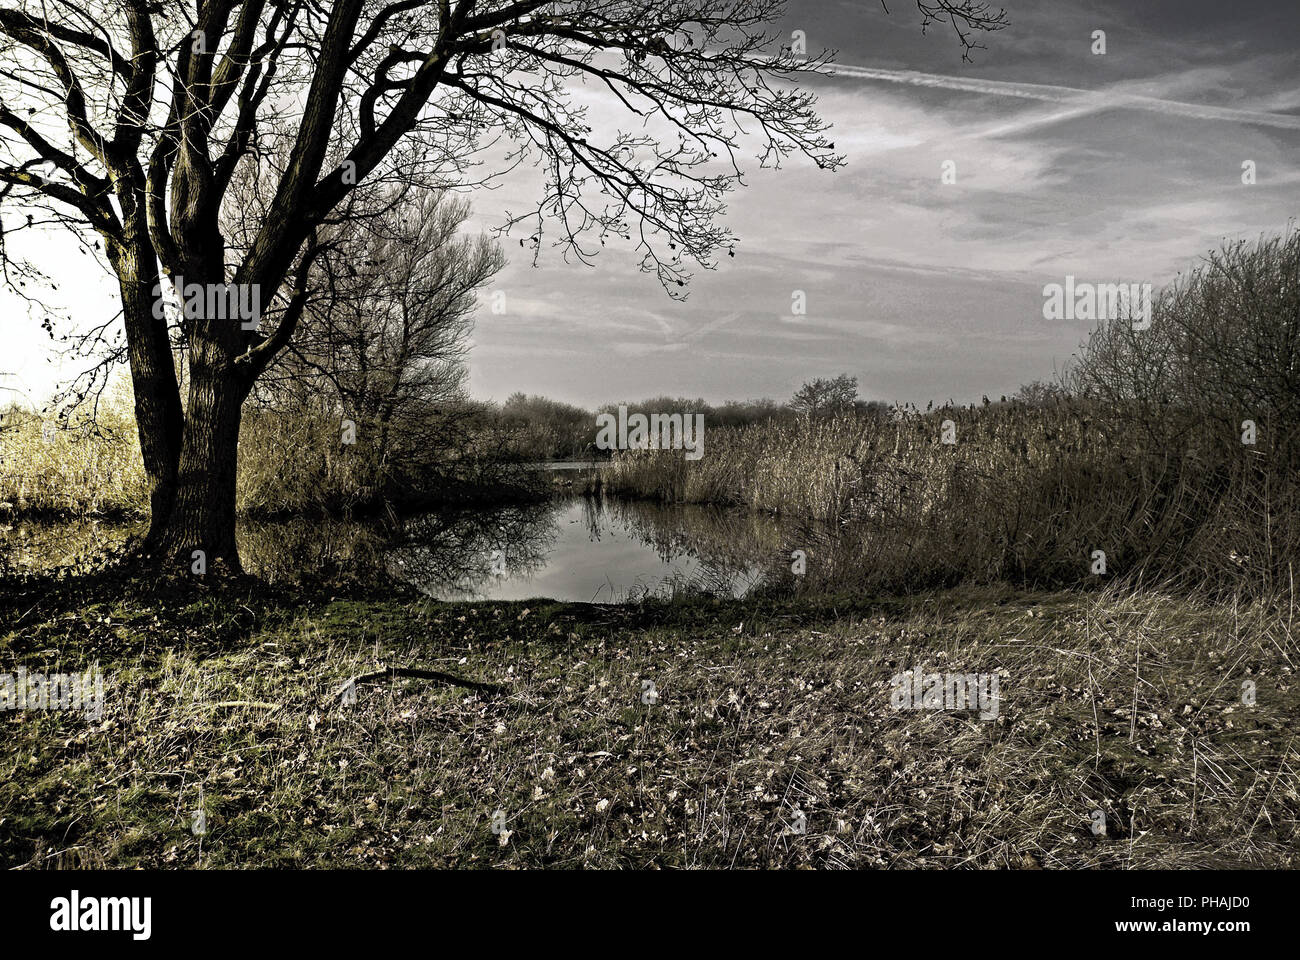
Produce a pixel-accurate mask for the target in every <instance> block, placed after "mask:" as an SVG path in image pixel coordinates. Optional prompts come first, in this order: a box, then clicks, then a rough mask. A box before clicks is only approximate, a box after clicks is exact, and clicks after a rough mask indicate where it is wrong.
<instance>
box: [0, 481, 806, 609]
mask: <svg viewBox="0 0 1300 960" xmlns="http://www.w3.org/2000/svg"><path fill="white" fill-rule="evenodd" d="M142 529H143V525H142V524H111V523H106V522H95V521H73V522H68V523H59V524H36V523H26V524H19V525H15V526H13V527H9V528H8V529H7V530H5V529H0V571H3V569H4V568H5V567H6V566H8V567H9V568H10V569H14V568H20V569H28V570H32V569H39V568H43V567H45V568H48V567H52V566H58V565H66V564H70V563H73V562H75V561H76V560H77V559H78V558H81V557H85V556H88V555H91V554H93V553H96V552H99V551H103V550H105V549H109V548H112V547H114V546H118V545H120V544H121V543H123V542H125V540H126V538H127V536H128V535H130V534H133V533H139V532H141V531H142ZM828 536H829V534H828V532H827V531H824V530H816V529H808V528H806V527H801V526H798V525H795V524H791V523H789V522H783V521H781V520H780V519H779V518H776V517H773V516H770V515H767V514H763V513H758V512H754V511H748V510H740V509H724V508H719V507H710V506H699V505H689V504H687V505H683V504H660V503H651V502H638V501H624V500H617V499H612V498H598V497H571V498H564V499H556V500H552V501H547V502H543V503H540V504H529V505H516V506H507V507H498V508H493V509H474V510H456V511H437V512H431V513H426V514H421V515H418V516H414V517H410V518H406V519H399V518H397V517H395V516H389V517H384V518H380V519H377V520H374V519H372V520H366V521H359V520H314V519H306V518H300V519H294V520H289V521H242V522H241V523H240V526H239V544H240V554H241V557H242V559H243V562H244V566H245V567H246V569H247V570H248V571H249V572H250V573H254V574H256V575H257V576H260V577H262V578H264V579H266V580H269V581H272V582H285V581H288V582H293V581H295V580H297V579H300V578H302V577H304V576H312V577H319V576H337V577H347V576H367V575H370V574H373V573H375V572H379V571H386V572H388V573H390V574H392V575H393V576H395V577H397V578H399V579H401V580H403V581H405V582H407V583H410V584H412V585H413V586H415V587H417V588H419V589H420V590H421V591H422V592H424V593H425V594H427V595H428V596H430V597H433V598H436V599H440V600H466V599H501V600H521V599H529V598H533V597H549V598H553V599H556V600H567V601H583V602H591V601H595V602H603V603H618V602H627V601H633V600H637V599H640V598H643V597H646V596H668V597H671V596H674V595H677V594H679V593H681V592H683V591H692V592H706V593H711V594H715V595H721V596H731V597H739V596H742V595H744V594H745V593H747V592H749V591H750V590H752V589H754V588H755V586H756V585H764V586H770V585H773V584H781V585H803V584H806V583H807V582H808V579H809V578H805V577H796V576H794V575H793V573H792V570H791V551H792V550H795V549H804V550H810V549H816V548H812V547H811V545H812V544H818V545H821V544H825V543H826V542H827V538H828ZM818 552H820V551H818ZM811 567H812V564H810V570H809V572H810V573H811V572H812V569H811Z"/></svg>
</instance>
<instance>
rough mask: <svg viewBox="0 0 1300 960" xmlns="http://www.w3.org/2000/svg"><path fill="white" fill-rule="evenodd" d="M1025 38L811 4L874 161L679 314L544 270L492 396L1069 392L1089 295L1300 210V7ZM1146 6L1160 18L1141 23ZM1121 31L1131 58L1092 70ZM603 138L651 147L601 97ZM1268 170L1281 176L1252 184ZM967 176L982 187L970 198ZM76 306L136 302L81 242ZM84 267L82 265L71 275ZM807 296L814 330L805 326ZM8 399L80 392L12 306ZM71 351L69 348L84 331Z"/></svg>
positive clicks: (584, 399) (769, 202)
mask: <svg viewBox="0 0 1300 960" xmlns="http://www.w3.org/2000/svg"><path fill="white" fill-rule="evenodd" d="M1005 5H1006V7H1007V11H1008V14H1009V16H1010V18H1011V26H1010V27H1009V28H1008V29H1006V30H1003V31H1001V32H999V33H995V34H992V35H990V36H987V37H985V38H983V40H984V42H985V43H986V45H987V47H988V49H986V50H978V51H976V52H975V54H974V61H975V62H974V63H973V64H966V63H962V61H961V56H960V47H959V45H958V43H957V41H956V38H955V37H954V36H953V35H952V33H951V29H950V28H948V27H946V26H945V25H943V24H934V25H932V26H931V27H930V29H929V31H928V32H927V34H926V35H924V36H923V35H922V34H921V31H920V25H919V23H920V22H919V15H918V14H917V12H916V9H915V6H914V5H913V4H910V3H907V2H904V0H898V2H895V3H891V4H890V9H891V11H892V13H891V14H886V13H885V12H884V11H883V9H881V7H880V5H879V4H877V3H874V2H871V0H793V2H792V3H791V5H790V16H789V18H788V20H787V22H786V23H784V24H782V25H781V30H782V32H783V33H784V34H785V35H787V36H788V35H789V33H790V31H792V30H796V29H798V30H803V31H804V32H805V33H806V35H807V38H808V44H809V48H810V50H816V49H820V48H821V47H831V48H834V49H836V50H837V51H838V54H837V57H836V61H837V63H836V67H835V70H836V75H835V76H834V77H828V78H818V79H816V80H813V81H810V83H811V84H812V85H813V86H814V88H815V89H816V91H817V92H818V93H819V95H820V96H821V104H820V108H821V112H822V113H823V115H824V116H826V117H827V118H828V119H830V120H831V121H832V122H833V123H834V124H835V131H834V134H833V139H834V140H835V143H836V146H837V150H838V152H841V153H844V154H846V156H847V158H848V164H847V166H846V167H845V168H844V169H842V170H840V171H839V172H836V173H827V172H823V171H820V170H817V169H816V168H815V167H814V166H813V165H812V164H810V163H808V162H806V161H804V162H801V161H799V160H798V159H792V160H790V161H789V162H788V163H787V164H786V165H785V167H784V169H782V170H778V171H771V170H759V169H757V164H756V163H750V164H749V165H748V168H747V169H746V180H747V186H746V187H743V188H741V189H740V190H738V191H737V192H735V193H733V194H731V195H730V197H729V198H728V216H727V223H728V225H729V226H730V227H731V228H732V229H734V230H735V231H736V233H737V234H738V235H739V237H740V244H739V246H738V247H737V251H736V253H737V256H736V257H735V258H734V259H731V258H728V257H726V256H723V257H722V258H721V262H720V265H719V268H718V269H717V270H716V271H711V272H698V273H697V276H696V279H695V281H694V283H693V284H692V287H691V291H690V297H689V299H688V300H687V301H686V302H685V303H678V302H675V301H672V300H670V299H669V298H668V297H667V296H666V295H665V294H664V293H663V291H662V290H661V288H660V287H659V286H658V284H657V283H656V281H655V280H654V278H653V277H652V276H649V275H645V274H641V273H639V272H638V271H637V269H636V257H635V256H633V255H632V253H631V252H630V251H629V250H607V251H604V252H602V254H601V256H600V257H598V258H597V260H596V265H595V267H594V268H593V267H587V266H582V265H577V264H572V263H565V262H564V260H563V259H562V257H561V256H560V254H559V253H558V252H557V251H553V250H544V251H543V254H542V258H541V261H540V265H539V267H538V268H534V267H533V265H532V261H531V258H530V256H529V255H528V254H527V253H526V252H525V251H523V250H520V249H519V248H518V245H517V242H516V241H515V240H512V239H507V240H506V241H505V251H506V254H507V256H510V257H511V258H512V262H511V264H510V265H509V266H508V267H507V268H506V269H505V270H504V271H503V272H502V273H501V274H500V275H499V276H498V277H497V279H496V280H495V281H494V282H493V284H492V285H491V287H490V288H489V290H488V291H487V293H490V292H492V291H497V290H500V291H503V292H504V293H505V294H506V313H505V314H504V315H496V314H494V313H492V311H491V297H490V296H488V295H485V296H483V297H482V298H481V301H480V302H481V307H480V310H479V315H478V321H477V327H476V331H475V336H474V346H473V349H472V351H471V355H470V373H471V378H470V387H471V391H472V393H473V394H474V395H475V396H478V397H483V398H487V397H492V398H496V399H499V400H500V399H504V398H505V397H506V396H507V395H509V394H510V393H512V392H515V391H523V392H526V393H539V394H544V395H546V396H550V397H554V398H556V399H561V400H567V401H571V402H576V403H582V404H586V405H594V404H597V403H604V402H610V401H616V400H620V399H639V398H643V397H650V396H657V395H662V394H669V395H674V396H689V397H697V396H698V397H704V398H705V399H707V400H710V401H720V400H724V399H728V398H736V399H741V398H748V397H758V396H772V397H776V398H778V399H785V398H787V397H789V395H790V394H791V393H793V392H794V390H795V389H796V388H797V387H798V386H799V384H800V383H802V382H803V381H805V380H808V379H811V378H813V377H819V376H829V375H834V374H837V373H841V372H847V373H851V374H854V375H857V376H858V378H859V381H860V386H861V393H862V394H863V396H865V397H869V398H873V399H881V400H886V401H891V402H892V401H910V402H914V403H917V404H919V405H921V406H924V405H925V404H926V403H927V402H928V401H930V400H935V401H943V400H947V399H949V398H952V399H956V400H958V401H971V400H978V399H979V397H980V396H982V395H988V396H990V397H993V398H997V397H998V396H1000V395H1003V394H1011V393H1013V392H1014V391H1015V390H1016V388H1017V387H1018V386H1019V385H1020V384H1022V383H1025V382H1028V381H1031V380H1035V379H1048V378H1050V377H1051V376H1052V375H1053V372H1054V371H1055V370H1058V369H1060V368H1061V367H1062V366H1063V365H1064V364H1065V363H1066V362H1067V361H1068V360H1069V357H1070V356H1071V355H1072V354H1073V353H1074V352H1075V350H1076V349H1077V347H1078V345H1079V343H1080V342H1081V341H1082V340H1083V338H1084V337H1085V336H1086V334H1087V332H1088V329H1089V328H1090V326H1091V323H1090V322H1089V321H1083V320H1081V321H1046V320H1044V319H1043V318H1042V300H1043V287H1044V285H1045V284H1048V283H1059V282H1062V281H1063V279H1064V277H1065V276H1066V275H1067V274H1072V275H1074V276H1075V277H1077V278H1079V279H1080V280H1094V281H1099V282H1109V281H1125V282H1151V283H1153V284H1155V285H1157V286H1159V285H1161V284H1163V283H1165V282H1167V281H1168V280H1170V279H1172V278H1173V277H1174V275H1175V274H1176V273H1178V272H1179V271H1182V270H1186V269H1188V268H1189V267H1191V266H1193V265H1194V264H1195V263H1196V262H1197V260H1198V258H1199V257H1201V256H1203V255H1204V254H1205V253H1206V252H1207V251H1208V250H1209V249H1211V248H1213V247H1216V246H1218V245H1219V244H1220V243H1221V242H1223V241H1224V240H1225V239H1236V238H1246V239H1254V238H1256V237H1258V236H1260V235H1261V234H1271V233H1280V232H1283V231H1286V230H1287V229H1290V228H1291V218H1292V217H1293V216H1294V215H1295V214H1296V212H1297V203H1296V200H1297V197H1298V196H1300V190H1298V188H1300V159H1297V156H1298V155H1300V151H1298V150H1297V147H1300V55H1298V54H1297V52H1296V50H1295V46H1294V38H1295V37H1296V36H1300V6H1294V5H1278V4H1273V3H1270V2H1265V0H1258V2H1239V3H1235V4H1231V5H1229V4H1222V3H1220V2H1218V0H1214V2H1208V0H1146V2H1144V3H1143V4H1141V5H1134V4H1131V3H1106V2H1098V0H1072V2H1069V3H1066V2H1047V0H1038V2H1027V0H1007V2H1006V4H1005ZM1135 6H1140V8H1139V9H1134V7H1135ZM1094 30H1104V31H1105V32H1106V42H1107V53H1106V55H1104V56H1096V55H1094V54H1092V52H1091V46H1092V32H1093V31H1094ZM580 95H581V97H582V98H583V100H584V101H585V102H588V103H589V104H590V106H591V110H592V116H593V118H594V119H595V120H596V121H597V122H596V123H594V124H593V125H594V126H596V127H597V129H598V130H601V129H604V127H603V121H604V119H605V118H606V117H608V118H610V120H611V121H614V122H619V121H621V123H622V125H623V126H624V127H630V126H631V122H630V121H631V118H630V117H628V116H627V115H626V114H620V113H619V112H618V111H617V110H616V109H615V108H614V105H613V104H612V103H606V102H602V101H603V100H607V99H608V98H607V97H606V96H605V95H604V94H601V93H598V92H596V91H595V90H594V89H587V90H583V91H582V92H581V94H580ZM1246 160H1251V161H1254V163H1255V165H1256V170H1257V182H1256V183H1255V184H1254V185H1244V184H1243V183H1242V181H1241V173H1242V167H1241V165H1242V163H1243V161H1246ZM945 161H952V162H953V163H954V164H955V165H956V179H957V182H956V183H955V184H951V185H945V184H943V183H942V182H941V179H940V174H941V169H942V165H943V163H944V162H945ZM471 199H472V201H473V202H474V205H475V223H476V224H478V225H481V226H492V225H495V224H497V223H500V222H501V219H502V217H503V215H504V212H505V211H506V210H507V209H510V210H514V211H518V210H520V209H523V208H524V207H526V206H527V205H528V203H529V201H530V200H532V201H534V202H535V200H536V195H535V186H534V182H533V175H532V173H531V171H521V172H520V173H519V174H518V175H517V176H512V177H508V178H506V179H504V180H503V181H502V182H501V183H500V185H499V189H497V190H493V191H486V190H480V191H476V192H474V193H472V194H471ZM48 246H49V251H50V252H49V256H51V257H54V258H56V262H55V263H54V264H53V265H50V264H49V263H46V264H44V265H45V266H46V268H47V270H48V271H49V272H50V273H52V274H53V275H54V277H55V279H56V282H58V283H59V288H60V289H59V291H58V293H56V294H55V295H54V296H53V297H51V298H49V299H52V300H53V301H54V302H56V303H58V304H60V305H62V306H64V307H65V308H66V309H67V310H68V311H69V312H70V313H71V314H72V316H73V317H74V318H75V319H76V321H77V325H78V326H81V325H86V326H88V325H90V324H91V323H94V322H101V321H102V320H103V319H105V318H107V317H108V316H110V315H111V314H112V313H113V312H114V311H115V310H116V309H117V304H116V293H115V286H114V284H113V283H112V282H111V280H110V279H109V278H108V276H107V275H106V274H105V273H104V272H103V271H102V270H96V269H94V268H93V267H91V265H90V264H89V262H88V261H87V259H86V258H84V257H82V256H80V255H78V254H77V253H76V251H75V249H74V248H73V245H72V244H71V243H67V244H63V243H57V242H51V243H49V245H48ZM60 265H65V269H64V270H62V271H61V270H60V269H59V266H60ZM795 290H802V291H804V293H805V294H806V296H807V303H808V308H807V315H806V316H799V317H795V316H791V297H792V293H793V291H795ZM0 311H3V313H4V314H5V321H4V322H5V325H6V326H5V343H6V348H5V350H4V351H3V352H2V353H0V372H6V373H16V374H17V375H16V376H9V377H5V378H3V379H0V384H5V385H9V386H16V387H19V388H21V389H23V390H24V391H25V392H26V393H27V394H28V395H29V396H32V397H41V396H43V395H44V394H46V393H48V392H49V390H50V389H51V387H52V386H53V385H54V383H55V382H56V381H57V380H59V379H61V378H67V377H69V376H71V375H72V374H73V373H74V372H75V371H76V369H77V364H76V362H75V361H70V360H67V359H63V358H60V357H59V356H58V355H57V352H56V351H55V350H54V349H52V345H51V344H50V342H49V340H48V338H47V337H46V336H45V334H44V333H43V332H42V331H41V330H40V327H39V322H40V320H39V317H37V316H34V315H33V316H30V317H29V316H27V313H26V310H25V307H24V305H23V304H22V303H21V302H20V301H17V300H16V299H15V298H13V297H12V296H10V295H8V294H4V295H0ZM61 330H62V331H63V332H67V328H66V327H62V328H61Z"/></svg>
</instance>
